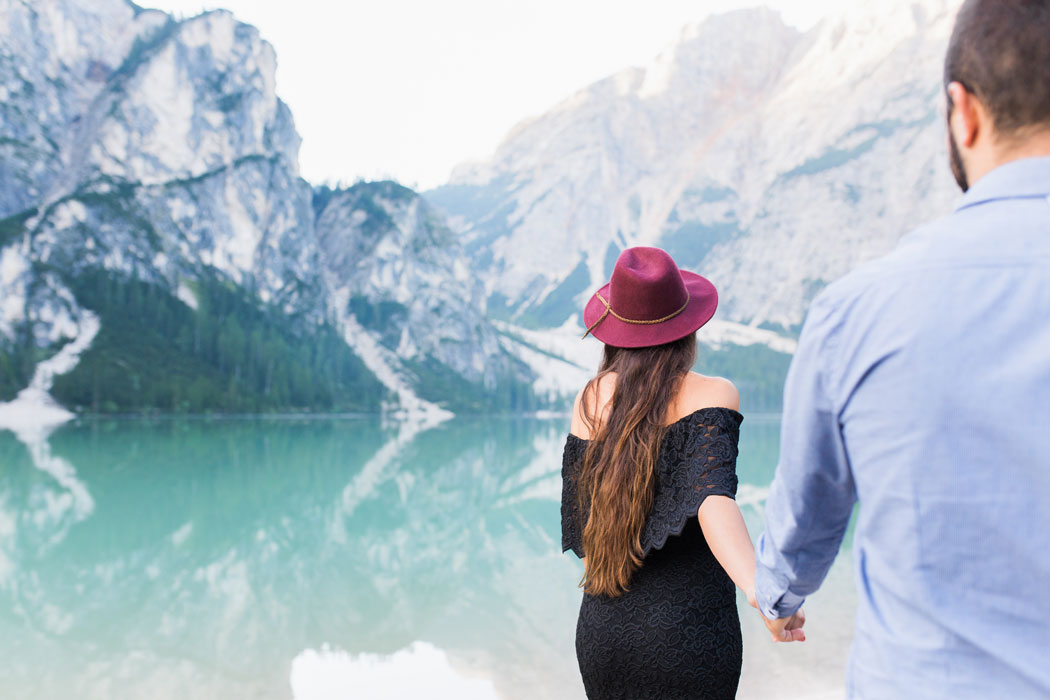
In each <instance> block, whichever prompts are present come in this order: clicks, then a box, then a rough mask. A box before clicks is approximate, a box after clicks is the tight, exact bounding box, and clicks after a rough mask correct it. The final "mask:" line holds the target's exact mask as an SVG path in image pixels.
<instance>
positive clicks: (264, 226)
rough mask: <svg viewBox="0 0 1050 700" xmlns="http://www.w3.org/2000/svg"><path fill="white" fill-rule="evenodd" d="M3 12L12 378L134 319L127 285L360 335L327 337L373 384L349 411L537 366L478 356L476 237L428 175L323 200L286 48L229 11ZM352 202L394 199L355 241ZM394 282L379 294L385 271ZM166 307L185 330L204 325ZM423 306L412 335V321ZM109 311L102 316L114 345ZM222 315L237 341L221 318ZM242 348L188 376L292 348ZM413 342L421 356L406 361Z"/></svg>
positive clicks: (522, 377)
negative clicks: (454, 228)
mask: <svg viewBox="0 0 1050 700" xmlns="http://www.w3.org/2000/svg"><path fill="white" fill-rule="evenodd" d="M0 15H2V18H3V21H2V23H0V51H2V54H0V93H2V94H3V96H4V98H5V99H3V100H0V104H2V107H0V109H2V112H0V135H2V137H0V263H2V264H0V347H2V348H6V352H7V355H8V360H7V362H6V377H5V376H4V375H5V370H4V367H0V393H6V394H11V393H12V392H13V391H14V390H16V389H17V385H18V383H19V382H20V381H21V382H25V381H26V379H27V376H28V374H29V372H30V370H31V368H32V366H33V365H34V364H35V362H36V361H38V360H39V359H41V358H42V357H43V356H45V355H46V354H48V352H50V351H49V350H48V348H54V347H55V346H56V345H58V344H60V343H63V342H65V341H67V340H68V339H70V338H73V337H76V335H77V334H78V333H79V332H80V331H79V328H80V326H81V325H82V323H83V320H84V319H85V317H86V316H85V309H88V308H90V306H89V303H90V304H91V305H93V306H95V307H100V306H105V307H106V309H108V310H109V312H110V315H123V321H129V319H128V318H127V314H128V313H129V309H130V307H128V306H127V305H126V304H125V303H124V302H125V301H126V298H125V297H127V296H128V295H127V294H126V293H125V292H126V290H124V291H120V290H118V289H117V287H119V286H121V285H124V286H127V285H137V284H140V283H141V284H146V285H147V289H148V293H147V297H148V298H150V299H153V302H151V303H154V304H156V305H159V306H162V307H165V308H167V307H168V306H169V305H170V303H171V302H172V301H173V300H177V301H178V303H179V304H181V305H182V309H181V311H182V312H185V313H188V314H191V316H192V315H197V316H201V315H208V314H211V315H212V316H215V314H220V315H219V316H216V317H215V318H213V319H212V320H215V321H221V319H222V318H224V316H223V315H222V314H228V313H235V315H238V318H239V319H240V321H239V323H240V325H241V326H243V328H242V331H243V332H244V333H246V334H248V335H249V336H250V334H251V332H252V329H259V328H263V327H266V328H270V329H271V331H272V332H273V333H274V334H276V335H280V336H282V337H284V338H285V341H282V342H285V344H286V345H289V347H292V346H295V345H296V343H299V342H301V339H303V338H312V337H315V336H317V337H320V336H325V337H327V335H329V334H333V333H334V334H336V335H338V336H339V337H342V338H345V339H348V340H351V341H353V342H350V343H349V344H348V345H347V344H345V343H344V347H342V348H340V349H335V348H329V351H330V352H333V353H335V354H336V355H337V356H338V359H333V360H332V362H334V363H336V364H340V363H341V364H342V366H344V369H345V371H346V372H348V373H349V374H351V375H359V376H358V377H357V378H358V379H359V380H360V386H361V391H362V392H363V393H364V394H370V396H367V397H365V396H359V397H357V398H356V399H354V400H351V401H348V402H344V404H345V405H346V406H348V407H375V406H377V405H378V402H379V401H380V400H381V399H382V400H383V401H384V402H385V405H387V406H388V407H389V408H391V409H394V408H398V407H400V408H405V407H406V406H407V405H408V404H412V405H427V402H425V401H423V403H420V399H419V397H418V396H416V393H417V390H420V387H421V385H425V384H426V383H427V380H429V379H431V377H432V375H435V374H437V375H441V376H442V377H444V378H445V379H449V378H454V379H455V380H456V381H457V382H458V384H457V386H456V392H457V394H456V396H453V397H449V396H448V395H445V394H443V393H442V391H440V390H436V389H434V388H433V387H431V390H429V391H427V390H423V393H428V394H429V395H430V396H431V399H432V400H433V401H432V403H449V404H450V405H451V404H455V405H473V404H477V403H483V402H484V401H485V400H486V395H487V393H488V392H489V390H491V389H492V388H493V387H494V386H495V384H496V382H497V379H500V380H508V381H510V380H513V381H527V380H528V378H529V376H528V374H527V373H524V372H523V371H522V368H521V367H519V366H517V365H515V364H514V363H513V362H512V361H511V360H509V358H507V357H505V356H503V355H502V354H501V353H499V352H495V353H494V354H490V355H485V356H482V353H483V352H484V351H485V350H491V349H492V348H493V344H494V341H493V337H494V330H493V329H492V327H491V326H489V325H488V324H487V323H486V322H485V321H484V320H483V315H484V314H483V311H482V309H481V307H480V305H479V301H480V296H479V294H478V292H477V291H476V289H475V288H474V286H473V283H472V282H471V279H472V278H471V277H470V276H469V275H466V274H464V272H463V269H461V270H460V272H459V273H458V274H456V273H455V270H456V268H457V265H459V266H460V268H463V265H462V263H460V262H458V261H459V260H460V258H457V255H459V256H461V252H460V251H458V250H457V249H456V248H455V247H454V246H453V247H448V246H447V243H449V241H450V240H451V237H450V236H449V234H447V229H446V228H445V226H444V224H443V223H442V222H441V220H440V219H439V217H438V216H437V215H436V214H435V213H433V212H430V211H429V210H426V211H424V210H425V209H426V205H425V204H423V203H422V202H419V201H418V198H417V197H416V196H415V195H414V193H410V192H408V193H402V194H403V197H402V198H403V199H404V200H405V202H408V203H407V204H405V206H404V208H403V210H402V209H401V208H399V207H401V205H400V204H397V203H396V202H395V200H396V197H395V198H394V199H387V198H385V194H384V190H383V188H382V187H377V188H354V189H351V190H350V191H349V192H337V193H334V194H333V193H328V194H329V195H330V196H329V199H328V206H327V207H326V208H325V210H324V211H321V212H319V213H315V210H314V203H315V197H314V192H313V189H312V188H311V186H310V185H309V184H308V183H307V182H305V181H304V180H302V179H301V178H300V177H299V174H298V165H297V158H298V148H299V136H298V134H297V133H296V131H295V127H294V124H293V121H292V115H291V113H290V111H289V109H288V107H287V106H286V105H285V104H284V103H283V102H282V101H281V100H280V99H279V98H278V97H277V95H276V93H275V86H274V70H275V64H276V59H275V55H274V51H273V48H272V47H271V46H270V45H269V44H267V43H266V42H265V41H263V40H262V39H261V38H260V36H259V34H258V32H257V31H256V30H255V29H254V28H253V27H251V26H249V25H246V24H243V23H240V22H238V21H236V19H235V18H234V17H233V16H232V15H231V14H229V13H228V12H224V11H216V12H209V13H206V14H203V15H200V16H197V17H193V18H190V19H186V20H183V21H175V20H174V19H173V18H171V17H170V16H168V15H166V14H164V13H161V12H158V11H153V10H142V9H141V8H137V7H135V6H134V5H132V4H130V3H126V2H123V1H122V0H104V1H102V2H86V1H82V0H46V1H44V2H33V3H28V2H17V1H15V0H9V1H8V2H5V3H4V6H3V8H2V9H0ZM399 191H400V190H399ZM409 200H411V201H409ZM343 209H345V211H342V210H343ZM358 210H362V211H372V210H377V211H378V210H382V211H385V212H386V214H385V215H384V216H382V217H379V218H376V219H374V220H371V219H370V220H369V229H368V237H370V238H369V240H367V241H361V240H358V239H359V238H361V234H362V231H361V230H360V227H356V228H355V226H356V224H355V223H354V218H353V217H354V212H355V211H358ZM340 211H342V214H345V216H343V217H342V218H340V213H339V212H340ZM343 226H345V227H346V228H345V230H344V229H343V228H341V227H343ZM441 232H444V233H441ZM380 242H382V245H379V243H380ZM344 245H345V246H346V248H345V249H343V248H341V246H344ZM402 245H406V246H412V247H411V249H409V248H405V249H403V250H402V248H401V246H402ZM428 247H430V248H433V250H427V248H428ZM402 253H404V254H402ZM364 257H367V258H368V260H365V259H363V258H364ZM335 261H339V263H338V264H336V262H335ZM464 269H465V268H464ZM446 273H448V274H446ZM435 275H439V276H442V278H441V280H440V282H438V281H436V279H435ZM88 279H89V280H91V281H92V282H91V284H93V285H94V286H93V287H91V290H93V292H92V293H88V292H87V291H85V289H86V287H85V284H86V282H85V280H88ZM100 279H101V280H103V281H102V282H100V281H99V280H100ZM398 279H400V280H403V281H404V283H405V285H408V287H405V288H410V287H411V285H413V284H420V285H422V286H423V287H426V285H428V284H429V285H431V286H433V287H434V288H435V289H440V291H441V296H440V298H441V299H443V300H444V301H445V302H446V303H444V304H437V305H436V304H435V301H434V298H433V295H429V294H408V293H405V292H404V289H402V288H400V287H398ZM422 280H426V281H422ZM387 283H389V284H391V286H390V287H389V288H388V289H385V290H384V291H383V292H382V293H381V292H380V291H379V287H378V286H377V285H381V284H387ZM99 285H102V286H104V287H105V293H104V294H103V293H101V292H99V291H98V290H99V289H100V286H99ZM115 285H116V286H115ZM121 288H122V289H123V287H121ZM154 290H156V293H157V294H159V296H157V297H154V296H152V295H153V294H154ZM384 294H385V295H386V296H384ZM202 295H204V296H208V297H209V298H208V299H203V298H202ZM219 297H222V299H220V298H219ZM227 297H229V298H227ZM350 297H352V298H353V299H356V300H358V301H359V302H360V300H362V299H363V300H366V301H367V303H368V304H373V302H379V301H388V300H389V301H396V303H398V304H400V305H401V306H402V307H403V308H404V310H405V314H406V316H405V317H404V318H402V317H400V316H392V317H390V318H381V317H380V316H381V315H379V316H377V315H376V314H375V313H373V312H372V311H371V310H369V309H366V308H365V307H362V306H360V303H359V304H358V306H357V307H353V308H350V307H348V306H347V304H348V302H349V300H350ZM387 297H389V299H388V298H387ZM234 299H236V301H234ZM223 300H225V301H223ZM135 309H137V311H131V313H133V314H137V313H141V314H142V318H139V319H134V320H136V321H137V322H138V323H140V324H142V325H148V324H149V320H148V316H149V315H150V313H151V308H149V307H148V304H147V305H146V306H142V305H140V306H137V307H135ZM218 309H221V311H220V310H218ZM233 309H237V311H236V312H234V311H233ZM252 309H255V310H254V311H253V310H252ZM355 309H356V310H357V311H359V312H360V313H364V314H366V315H367V319H366V321H364V322H362V321H361V320H359V319H357V318H356V313H355ZM94 310H95V311H98V312H101V311H103V309H101V308H95V309H94ZM256 311H257V312H258V314H262V316H259V317H258V318H255V316H256V315H257V314H256ZM158 313H159V312H158ZM171 313H172V314H174V316H173V318H174V319H175V320H173V321H172V323H173V325H172V327H171V329H170V330H171V331H172V332H178V330H179V329H180V328H181V327H182V326H183V325H186V324H191V323H192V318H188V319H182V320H179V319H180V317H179V313H180V311H179V310H172V311H171ZM249 316H250V317H252V318H254V319H255V320H250V319H249V318H248V317H249ZM264 317H265V323H264V322H263V321H262V320H260V319H262V318H264ZM466 318H473V319H475V322H474V323H469V324H467V323H463V322H462V320H463V319H466ZM123 321H122V323H123ZM408 321H413V322H414V325H413V328H412V330H410V331H408V330H406V329H405V328H403V327H402V325H401V324H402V323H405V322H408ZM260 324H263V325H262V326H260ZM114 325H115V324H114V323H113V322H112V321H111V322H109V323H107V318H106V314H105V313H103V314H102V331H101V335H100V338H101V339H102V340H103V341H105V339H106V337H107V336H106V334H107V328H109V329H110V330H112V329H113V327H114ZM198 325H200V323H198ZM438 329H441V330H440V332H438ZM125 330H126V331H127V332H128V333H131V334H132V335H134V331H133V329H131V328H128V329H125ZM431 330H433V331H435V332H436V333H438V334H437V335H435V336H434V337H429V336H428V333H429V332H430V331H431ZM266 332H270V331H266ZM214 333H215V338H214V340H215V343H216V345H217V346H218V345H222V344H223V341H222V337H221V336H222V333H223V331H222V328H221V323H219V324H218V325H217V327H216V329H215V331H214ZM259 333H260V334H262V335H260V336H259V337H260V338H261V337H263V335H265V333H264V332H263V331H262V330H259ZM318 334H320V336H318ZM396 334H400V335H399V341H398V344H397V345H395V346H394V347H392V348H390V350H392V352H393V354H392V355H391V356H390V357H388V358H387V359H386V361H385V365H387V366H388V367H387V369H389V370H390V371H391V372H392V373H393V376H396V377H398V380H397V381H396V382H394V381H392V380H391V379H390V377H389V376H387V375H386V374H383V373H382V372H381V374H382V375H383V376H380V377H378V380H379V383H382V384H383V386H382V387H380V386H378V385H377V382H376V379H377V377H376V376H375V373H376V367H374V366H373V365H374V362H372V358H371V357H368V358H362V357H360V352H361V348H364V347H368V348H371V347H373V346H379V347H384V346H385V345H389V343H388V342H387V341H388V339H389V338H390V337H391V336H392V335H396ZM235 335H236V334H235ZM275 337H276V336H275ZM296 338H299V339H300V340H299V341H297V340H295V339H296ZM358 338H359V339H360V340H359V341H357V340H354V339H358ZM110 340H111V341H112V342H114V343H115V342H116V338H110ZM449 340H454V341H455V343H450V342H446V341H449ZM231 343H232V344H233V345H236V344H237V343H236V338H234V340H230V341H229V343H227V344H231ZM246 344H247V345H248V346H252V344H251V343H248V342H247V341H246ZM199 345H200V343H199V342H198V343H196V344H195V352H201V351H200V350H199ZM320 345H322V346H325V347H327V344H325V343H320ZM351 348H354V349H356V350H357V351H358V352H357V353H356V354H357V355H358V357H356V358H355V357H354V354H355V353H353V352H351ZM304 351H305V350H304ZM172 352H173V353H174V354H176V355H185V354H186V350H185V348H178V349H176V350H173V351H172ZM250 352H251V351H250V350H244V352H243V353H242V354H245V353H248V354H250ZM274 352H276V351H274ZM297 352H299V351H295V352H293V353H292V355H293V356H294V357H298V355H297V354H296V353H297ZM236 354H237V353H236V352H234V351H233V350H230V351H229V352H227V353H226V355H223V352H221V351H220V350H218V349H216V351H215V353H214V358H212V359H209V360H207V361H206V362H205V365H208V366H209V369H207V370H205V369H201V368H197V369H194V370H188V371H189V374H191V375H194V376H191V377H189V379H190V380H193V379H196V378H200V375H201V373H202V372H203V373H204V374H206V375H207V377H206V379H207V381H209V382H212V383H216V382H218V383H224V382H228V381H233V382H234V384H236V383H237V382H239V381H241V378H240V377H238V376H237V375H238V373H239V372H240V371H241V370H242V369H243V367H242V365H246V364H253V363H261V365H266V364H268V363H271V364H272V362H276V360H272V358H269V359H267V358H254V357H251V358H249V357H248V356H247V355H245V359H244V361H243V362H241V361H239V360H235V359H231V358H233V357H234V355H236ZM227 355H228V356H229V357H226V356H227ZM220 356H222V357H226V359H222V357H220ZM12 358H13V359H12ZM198 359H199V358H198ZM416 359H418V360H420V361H421V362H423V364H425V368H416V367H413V368H411V369H407V368H405V367H403V366H402V365H403V364H404V361H405V360H409V361H412V360H416ZM362 361H363V362H362ZM424 361H425V362H424ZM98 362H104V360H103V359H102V358H99V359H98ZM285 362H287V363H292V364H295V363H301V362H302V360H301V358H299V359H287V360H285ZM324 364H325V363H324V362H320V363H319V365H324ZM77 371H82V370H74V373H76V372H77ZM95 371H100V370H99V368H98V367H95ZM260 371H262V370H260ZM311 371H313V370H311ZM231 372H232V373H233V375H232V379H231ZM314 373H315V374H316V372H314ZM147 374H148V379H149V380H150V381H155V380H156V377H155V376H154V375H153V374H149V373H147ZM143 376H144V377H146V375H143ZM328 380H329V378H326V377H322V376H315V377H313V379H312V380H310V379H302V383H305V384H310V383H317V384H323V383H325V382H327V381H328ZM5 381H6V386H4V383H5ZM260 382H261V383H260V387H259V389H260V391H263V392H264V393H265V392H266V391H269V389H268V388H267V386H268V385H267V383H266V382H263V381H262V380H260ZM373 385H375V386H373ZM369 387H371V388H369ZM384 387H385V388H384ZM235 393H236V392H235ZM78 396H79V397H80V400H83V398H84V396H83V393H82V392H81V394H78ZM96 398H97V397H96ZM126 400H128V401H132V402H133V401H134V399H133V398H131V397H130V396H129V397H126ZM94 403H96V404H97V403H98V402H97V401H95V402H94ZM118 403H119V402H118ZM264 403H265V402H264ZM278 403H281V402H278ZM344 404H339V403H338V402H337V404H333V405H344ZM144 405H145V406H152V405H153V404H151V403H146V404H144ZM252 405H255V404H252ZM292 405H295V406H303V407H309V406H310V405H311V402H310V401H309V400H306V399H299V400H297V401H296V402H293V404H292ZM129 407H130V406H129ZM155 407H156V406H155ZM274 407H276V406H274ZM315 407H317V406H315ZM327 407H331V406H327ZM160 408H172V406H160ZM197 408H201V407H200V406H197Z"/></svg>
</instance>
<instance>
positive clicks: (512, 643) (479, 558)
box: [0, 416, 855, 700]
mask: <svg viewBox="0 0 1050 700" xmlns="http://www.w3.org/2000/svg"><path fill="white" fill-rule="evenodd" d="M566 426H567V420H566V419H564V418H557V419H535V418H520V417H518V418H512V417H488V418H456V419H453V420H451V421H448V422H446V423H443V424H441V425H439V426H436V427H432V428H430V429H420V428H419V427H415V426H410V425H405V424H401V425H399V424H396V423H395V424H390V423H383V422H381V421H380V420H379V419H378V418H374V417H367V418H258V419H255V418H253V419H203V418H202V419H160V420H149V419H121V420H111V419H82V420H79V421H77V422H74V423H71V424H68V425H66V426H64V427H62V428H61V429H59V430H58V431H57V432H55V433H53V434H52V435H50V436H49V437H47V438H46V439H45V438H42V437H39V436H38V437H33V438H26V437H23V439H19V438H17V437H16V436H15V435H14V434H12V433H10V432H5V431H0V625H2V627H3V634H2V635H0V697H4V698H7V699H9V700H14V699H16V698H33V699H34V700H38V699H43V698H76V699H81V698H106V699H107V700H108V699H110V698H150V699H156V698H285V699H287V698H292V697H295V698H300V699H304V698H330V697H331V698H335V697H339V698H344V699H345V698H399V697H431V698H446V697H447V698H457V700H458V699H460V698H467V699H468V700H469V699H470V698H479V699H485V700H488V699H490V698H503V699H505V700H519V699H521V700H525V699H529V700H538V699H544V698H551V699H558V700H561V699H568V700H572V699H576V698H583V697H584V696H583V689H582V685H581V683H580V680H579V674H578V670H577V667H576V660H575V651H574V646H573V636H574V632H575V624H576V613H577V610H578V607H579V602H580V597H581V593H580V592H579V590H578V589H577V587H576V584H577V582H578V581H579V577H580V574H581V572H582V567H581V566H580V563H579V561H578V560H576V558H575V557H574V556H572V555H571V553H570V554H562V553H561V547H560V542H561V535H560V513H559V499H560V488H561V484H560V467H561V449H562V446H563V444H564V440H565V430H566ZM778 431H779V421H778V420H777V419H776V418H775V417H761V416H749V417H748V418H747V419H746V420H745V421H744V424H743V426H742V427H741V452H740V460H739V465H738V473H739V476H740V482H741V487H740V492H739V496H738V500H739V502H740V504H741V507H742V510H743V511H744V515H745V519H746V520H747V523H748V527H749V528H750V530H751V532H752V536H753V537H755V536H757V535H758V533H759V531H760V529H761V518H762V506H763V499H764V496H765V490H766V487H767V486H768V484H769V482H770V480H771V478H772V475H773V469H774V465H775V463H776V456H777V443H778ZM854 606H855V595H854V592H853V584H852V572H851V565H850V561H849V553H848V550H844V551H843V553H842V555H841V556H840V557H839V559H838V561H837V562H836V564H835V566H834V568H833V569H832V572H831V574H830V575H829V578H828V581H827V582H826V583H825V586H824V589H823V590H822V591H820V593H818V594H817V595H816V596H814V597H813V598H812V599H811V600H810V601H809V603H808V604H807V606H806V610H807V613H808V623H807V631H808V634H809V641H808V642H806V643H805V644H793V645H773V644H772V643H770V642H769V641H768V637H767V636H766V634H765V628H764V627H763V626H762V623H761V621H760V620H759V619H758V617H757V614H755V613H754V611H752V610H751V609H750V608H748V607H747V606H746V604H745V603H744V602H743V599H742V597H741V599H740V608H741V617H742V624H743V628H744V635H745V639H744V644H745V647H744V654H745V661H744V674H743V679H742V681H741V690H740V695H739V697H741V698H759V697H763V698H764V697H777V698H821V699H823V698H835V697H841V696H842V694H843V691H842V688H843V680H842V679H843V673H844V668H845V661H846V656H847V653H848V645H849V639H850V637H851V635H852V624H853V622H852V620H853V609H854Z"/></svg>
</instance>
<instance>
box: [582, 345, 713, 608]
mask: <svg viewBox="0 0 1050 700" xmlns="http://www.w3.org/2000/svg"><path fill="white" fill-rule="evenodd" d="M695 360H696V334H695V333H693V334H690V335H688V336H686V337H684V338H681V339H680V340H676V341H674V342H673V343H667V344H666V345H656V346H652V347H647V348H632V349H625V348H614V347H612V346H610V345H606V346H605V355H604V357H603V358H602V363H601V366H600V367H599V369H598V374H597V376H595V377H594V379H592V380H591V381H589V382H588V383H587V386H586V387H585V388H584V390H583V401H582V406H583V410H582V414H583V420H584V422H585V423H586V424H587V427H588V428H589V429H590V434H591V439H590V443H589V444H588V445H587V451H586V452H585V453H584V458H583V464H582V466H581V469H580V473H579V476H578V478H577V497H578V499H579V504H578V505H579V512H580V513H581V514H587V515H586V517H587V522H586V524H585V525H584V527H583V553H584V556H585V557H586V567H585V573H584V575H583V580H582V581H581V582H580V585H582V586H583V590H584V591H586V592H587V593H590V594H592V595H607V596H611V597H614V598H615V597H617V596H619V595H621V594H622V593H623V592H625V591H626V590H627V584H628V583H629V582H630V579H631V575H632V574H634V572H635V571H636V570H637V569H638V567H640V566H641V565H642V558H643V557H644V554H643V552H642V544H641V539H642V526H643V525H644V524H645V518H646V516H647V515H648V514H649V510H650V509H651V508H652V504H653V491H654V486H655V474H656V458H657V453H658V451H659V449H660V442H661V441H662V440H663V436H664V430H665V429H666V425H665V421H666V420H667V408H668V406H670V405H671V402H672V401H673V400H674V397H675V395H676V394H677V393H678V388H679V386H680V384H681V380H682V378H683V377H685V375H686V374H687V373H688V372H689V370H690V369H691V368H692V366H693V362H694V361H695ZM610 373H615V374H616V386H615V389H614V390H613V395H612V398H611V399H610V400H609V403H608V406H607V407H606V408H605V409H604V410H603V413H604V415H602V416H599V413H598V411H599V409H600V407H599V406H598V384H599V382H601V380H602V379H603V378H604V377H605V376H606V375H608V374H610Z"/></svg>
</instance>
